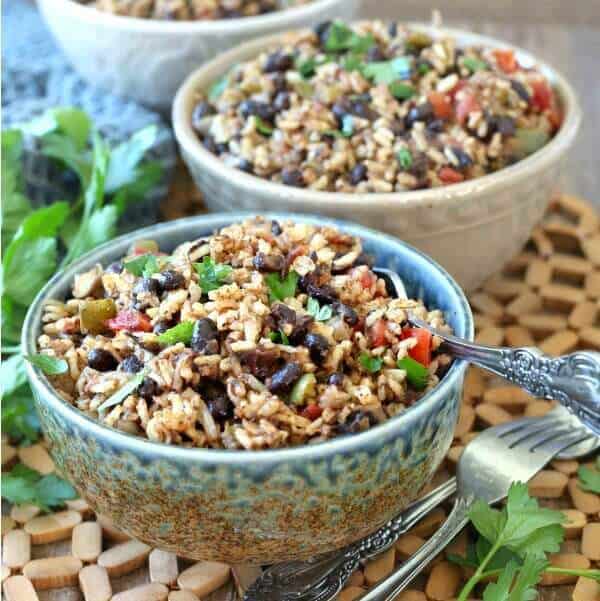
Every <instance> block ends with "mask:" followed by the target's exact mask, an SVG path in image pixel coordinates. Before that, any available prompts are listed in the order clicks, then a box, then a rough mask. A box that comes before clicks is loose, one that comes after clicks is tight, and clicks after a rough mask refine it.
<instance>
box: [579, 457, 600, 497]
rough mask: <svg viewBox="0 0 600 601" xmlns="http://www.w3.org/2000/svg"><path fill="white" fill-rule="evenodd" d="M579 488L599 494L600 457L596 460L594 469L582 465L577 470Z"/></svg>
mask: <svg viewBox="0 0 600 601" xmlns="http://www.w3.org/2000/svg"><path fill="white" fill-rule="evenodd" d="M577 476H578V477H579V488H581V490H585V491H588V492H593V493H596V494H597V495H600V457H598V459H597V460H596V469H594V468H590V467H586V466H585V465H582V466H581V467H580V468H579V469H578V470H577Z"/></svg>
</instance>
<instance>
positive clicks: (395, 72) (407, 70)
mask: <svg viewBox="0 0 600 601" xmlns="http://www.w3.org/2000/svg"><path fill="white" fill-rule="evenodd" d="M411 69H412V62H411V59H410V58H409V57H407V56H399V57H397V58H394V59H392V60H389V61H379V62H374V63H368V64H366V65H365V66H364V67H363V69H362V74H363V75H364V76H365V77H366V78H367V79H371V80H373V82H374V83H376V84H380V83H385V84H388V85H389V84H391V83H392V82H394V81H397V80H398V79H408V78H409V77H410V74H411Z"/></svg>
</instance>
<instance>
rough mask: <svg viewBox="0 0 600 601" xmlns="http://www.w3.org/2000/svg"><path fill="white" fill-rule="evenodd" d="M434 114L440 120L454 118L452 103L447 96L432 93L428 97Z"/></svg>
mask: <svg viewBox="0 0 600 601" xmlns="http://www.w3.org/2000/svg"><path fill="white" fill-rule="evenodd" d="M427 99H428V100H429V102H430V103H431V106H432V107H433V112H434V113H435V116H436V117H437V118H438V119H449V118H450V117H451V116H452V102H451V101H450V98H449V97H448V96H446V94H441V93H440V92H431V94H429V96H428V97H427Z"/></svg>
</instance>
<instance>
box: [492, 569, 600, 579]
mask: <svg viewBox="0 0 600 601" xmlns="http://www.w3.org/2000/svg"><path fill="white" fill-rule="evenodd" d="M544 572H545V573H547V574H567V575H569V576H582V577H583V578H592V579H594V580H600V570H594V569H589V568H588V569H581V570H577V569H575V570H571V569H569V568H555V567H553V566H548V567H547V568H546V569H545V570H544ZM501 573H502V569H498V570H489V571H488V572H483V574H482V575H481V578H482V579H484V578H494V577H495V576H499V575H500V574H501Z"/></svg>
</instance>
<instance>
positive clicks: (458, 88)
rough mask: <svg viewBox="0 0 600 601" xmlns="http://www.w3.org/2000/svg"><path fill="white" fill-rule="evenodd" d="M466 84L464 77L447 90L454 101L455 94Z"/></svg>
mask: <svg viewBox="0 0 600 601" xmlns="http://www.w3.org/2000/svg"><path fill="white" fill-rule="evenodd" d="M466 85H467V82H466V81H465V80H464V79H459V80H458V83H457V84H456V85H455V86H454V87H453V88H452V89H451V90H450V91H449V92H448V96H450V99H451V100H452V102H454V100H455V98H456V95H457V94H458V93H459V92H460V91H461V90H462V89H463V88H464V87H465V86H466Z"/></svg>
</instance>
